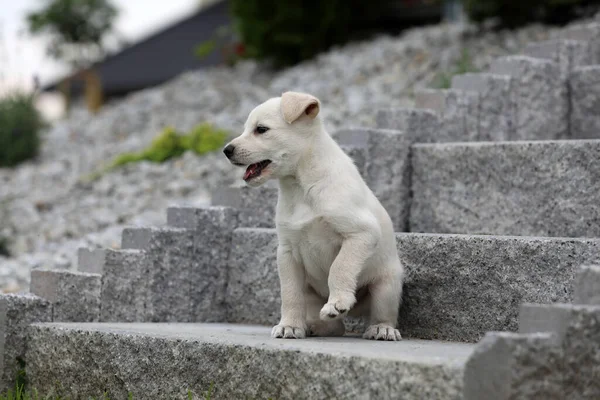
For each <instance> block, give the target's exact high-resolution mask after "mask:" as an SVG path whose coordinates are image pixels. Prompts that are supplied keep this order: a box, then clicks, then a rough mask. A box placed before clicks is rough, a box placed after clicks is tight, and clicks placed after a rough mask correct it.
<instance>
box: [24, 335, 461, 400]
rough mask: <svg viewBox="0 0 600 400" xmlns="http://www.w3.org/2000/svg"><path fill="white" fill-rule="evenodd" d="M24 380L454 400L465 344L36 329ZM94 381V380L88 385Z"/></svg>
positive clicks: (82, 391)
mask: <svg viewBox="0 0 600 400" xmlns="http://www.w3.org/2000/svg"><path fill="white" fill-rule="evenodd" d="M30 332H31V344H30V349H29V353H28V356H29V359H30V361H29V364H28V374H29V376H30V379H31V384H32V386H35V387H37V388H39V390H40V391H44V392H46V391H50V390H52V389H53V386H54V385H55V382H56V381H60V382H61V384H62V387H63V388H65V393H64V394H65V395H70V396H72V397H73V398H88V397H90V396H97V395H98V393H103V392H104V391H105V390H106V391H107V393H108V395H109V396H110V397H111V398H118V399H120V398H127V395H128V393H129V392H131V393H132V394H133V397H134V398H136V399H138V398H139V399H158V398H173V397H177V398H178V397H181V398H184V397H186V394H187V391H188V390H190V391H191V392H192V395H193V397H194V398H202V397H203V396H204V394H205V393H206V392H207V391H208V389H209V387H211V384H212V387H213V392H212V396H211V398H215V399H221V398H276V399H294V400H296V399H333V398H336V399H342V398H352V399H367V398H372V399H391V398H402V399H406V400H413V399H414V400H422V399H431V400H438V399H439V400H442V399H443V400H450V399H457V400H458V399H460V398H461V391H462V367H463V365H464V362H465V360H466V359H467V357H468V356H469V354H470V353H471V351H472V346H471V345H464V344H452V343H441V342H432V341H412V340H405V341H400V342H378V341H367V340H364V339H360V338H351V337H348V338H311V339H306V340H274V339H271V338H270V328H267V327H255V326H244V325H204V324H197V325H196V324H173V325H166V324H152V325H148V324H86V325H72V324H40V325H35V326H33V327H32V328H30ZM90 376H94V377H95V379H89V377H90Z"/></svg>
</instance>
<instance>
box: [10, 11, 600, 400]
mask: <svg viewBox="0 0 600 400" xmlns="http://www.w3.org/2000/svg"><path fill="white" fill-rule="evenodd" d="M416 100H417V108H415V109H387V110H378V111H377V127H376V128H369V129H366V128H356V129H346V130H341V131H338V132H334V133H333V136H334V137H335V138H336V140H337V141H338V142H339V143H340V144H341V145H342V147H343V148H344V149H345V151H347V153H348V154H349V155H350V156H351V157H352V158H353V159H354V160H355V162H356V164H357V166H358V167H359V170H360V171H361V173H362V175H363V177H364V178H365V180H366V181H367V183H368V184H369V186H370V187H371V188H372V189H373V191H374V192H375V194H376V195H377V196H378V197H379V198H380V200H381V201H382V203H383V204H384V206H385V207H386V209H387V210H388V212H389V213H390V215H391V217H392V220H393V222H394V225H395V228H396V230H397V231H398V233H397V237H396V238H397V245H398V252H399V255H400V258H401V260H402V262H403V263H404V264H405V266H406V269H407V279H406V283H405V291H404V298H403V306H402V308H401V311H400V316H399V319H398V326H399V329H400V330H401V332H402V334H403V336H404V337H405V340H403V341H402V342H398V343H384V342H373V341H366V340H363V339H360V338H358V337H356V336H355V335H354V334H356V333H358V332H360V329H361V327H363V326H364V324H363V322H364V321H360V320H348V321H346V322H347V328H348V331H349V335H348V336H347V337H344V338H309V339H306V340H295V341H292V340H274V339H271V338H270V336H269V332H270V330H269V326H270V325H272V324H275V323H276V322H277V321H278V318H279V305H280V296H279V281H278V277H277V269H276V265H275V253H276V252H275V249H276V246H277V238H276V233H275V230H274V229H273V228H274V209H275V202H276V198H277V187H276V185H267V186H265V187H261V188H258V189H249V188H224V189H222V190H220V191H219V192H218V193H215V195H214V196H213V202H214V204H213V206H212V207H209V208H204V209H198V208H190V207H173V208H170V209H168V210H167V226H166V227H141V228H140V227H138V228H130V229H126V230H124V231H123V237H122V249H121V250H110V249H102V250H86V249H81V251H80V253H79V270H78V272H67V271H42V270H36V271H33V272H32V275H31V292H32V294H27V295H4V296H0V333H1V335H0V367H1V368H0V377H1V378H2V381H1V383H2V384H0V388H2V386H4V388H6V387H10V386H12V385H13V384H14V376H15V375H16V372H17V370H18V369H19V368H22V366H23V365H26V371H27V375H28V379H29V381H30V384H31V386H32V387H35V388H37V389H38V390H39V391H40V392H47V391H50V390H59V391H62V393H65V394H68V395H70V396H72V397H73V398H88V397H89V396H98V395H99V394H102V393H104V392H108V393H110V394H111V396H112V398H119V399H120V398H127V395H128V393H132V394H133V395H134V398H135V399H159V398H182V399H183V398H187V394H188V391H189V393H191V395H192V397H193V398H203V397H202V396H203V393H205V392H206V391H207V390H208V389H209V388H210V387H211V384H214V386H213V390H214V391H213V392H212V396H213V398H233V399H237V398H277V399H286V398H289V399H304V398H311V399H313V398H315V399H318V398H323V399H329V398H339V399H342V398H361V399H363V398H364V399H366V398H378V399H379V398H382V399H383V398H401V399H466V400H481V399H491V400H495V399H498V400H501V399H537V398H544V399H598V398H600V267H598V266H594V265H600V24H597V23H593V24H586V25H581V26H577V27H573V28H569V29H566V30H565V31H564V34H563V38H561V39H556V40H552V41H547V42H542V43H533V44H531V45H530V46H529V47H528V48H527V50H526V52H525V54H524V55H518V56H511V57H504V58H501V59H499V60H497V61H496V62H495V63H494V64H493V66H492V68H491V70H490V71H489V72H487V73H478V74H466V75H462V76H457V77H455V79H454V80H453V84H452V88H451V89H448V90H423V91H421V92H419V93H417V94H416Z"/></svg>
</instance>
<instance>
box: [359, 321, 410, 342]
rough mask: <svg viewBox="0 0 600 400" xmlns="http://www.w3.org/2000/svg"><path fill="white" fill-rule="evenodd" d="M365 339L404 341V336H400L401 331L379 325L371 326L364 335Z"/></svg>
mask: <svg viewBox="0 0 600 400" xmlns="http://www.w3.org/2000/svg"><path fill="white" fill-rule="evenodd" d="M363 338H365V339H371V340H391V341H396V340H402V335H400V331H398V329H394V327H393V326H391V325H386V324H377V325H371V326H369V327H368V328H367V330H366V331H365V334H364V335H363Z"/></svg>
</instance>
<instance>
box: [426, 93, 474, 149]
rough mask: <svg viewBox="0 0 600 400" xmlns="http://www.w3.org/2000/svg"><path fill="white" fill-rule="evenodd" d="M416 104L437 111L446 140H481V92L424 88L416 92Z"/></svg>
mask: <svg viewBox="0 0 600 400" xmlns="http://www.w3.org/2000/svg"><path fill="white" fill-rule="evenodd" d="M415 105H416V107H418V108H426V109H430V110H433V111H434V112H436V113H437V115H438V116H439V117H440V121H441V130H442V131H443V133H442V136H443V137H445V138H446V140H445V141H449V142H470V141H475V140H479V126H478V120H479V94H478V93H477V92H470V91H464V90H458V89H444V90H435V89H423V90H421V91H417V92H416V94H415Z"/></svg>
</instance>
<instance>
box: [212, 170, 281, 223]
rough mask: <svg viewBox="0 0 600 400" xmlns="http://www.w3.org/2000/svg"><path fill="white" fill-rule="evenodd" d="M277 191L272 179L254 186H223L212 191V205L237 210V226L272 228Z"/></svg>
mask: <svg viewBox="0 0 600 400" xmlns="http://www.w3.org/2000/svg"><path fill="white" fill-rule="evenodd" d="M278 193H279V192H278V187H277V184H276V183H275V182H272V181H270V182H268V184H266V185H263V186H260V187H255V188H252V187H248V186H244V187H224V188H219V189H217V190H216V191H214V192H213V194H212V205H213V206H220V207H231V208H233V209H235V210H237V211H238V212H239V214H238V224H239V225H238V226H244V227H249V228H273V227H275V209H276V207H277V196H278ZM232 228H234V227H232Z"/></svg>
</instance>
